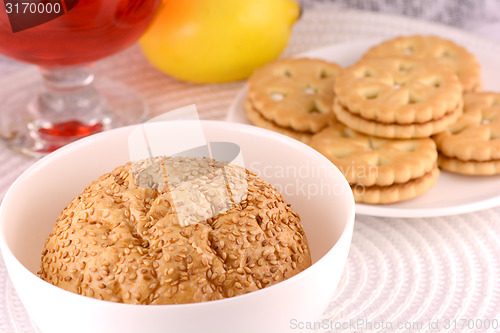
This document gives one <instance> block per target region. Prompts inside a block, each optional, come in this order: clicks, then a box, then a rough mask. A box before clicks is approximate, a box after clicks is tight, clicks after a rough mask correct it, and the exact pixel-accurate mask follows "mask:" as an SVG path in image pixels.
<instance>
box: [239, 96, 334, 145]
mask: <svg viewBox="0 0 500 333" xmlns="http://www.w3.org/2000/svg"><path fill="white" fill-rule="evenodd" d="M244 106H245V112H246V115H247V118H248V119H249V120H250V121H251V122H252V124H254V125H255V126H258V127H261V128H265V129H267V130H270V131H274V132H277V133H280V134H283V135H286V136H289V137H291V138H293V139H295V140H298V141H301V142H303V143H305V144H308V142H309V140H311V136H312V135H313V134H312V133H310V132H299V131H295V130H293V129H291V128H286V127H282V126H279V125H276V124H275V123H273V122H272V121H269V120H267V119H265V118H264V117H262V115H261V114H260V113H259V112H258V111H257V110H255V108H254V107H253V105H252V104H251V103H250V101H249V100H246V101H245V103H244ZM331 117H332V118H334V117H335V116H334V115H333V113H332V114H331Z"/></svg>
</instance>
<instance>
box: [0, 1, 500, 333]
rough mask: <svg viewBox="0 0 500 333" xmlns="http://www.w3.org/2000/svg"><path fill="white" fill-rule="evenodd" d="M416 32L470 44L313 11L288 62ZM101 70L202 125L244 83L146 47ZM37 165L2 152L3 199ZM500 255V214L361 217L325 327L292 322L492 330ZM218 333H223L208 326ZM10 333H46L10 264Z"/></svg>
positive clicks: (414, 25) (6, 290)
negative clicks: (195, 115)
mask: <svg viewBox="0 0 500 333" xmlns="http://www.w3.org/2000/svg"><path fill="white" fill-rule="evenodd" d="M409 33H435V34H440V35H443V36H447V37H449V38H464V36H463V32H462V31H459V30H454V29H452V28H449V27H445V26H440V25H433V24H428V23H425V22H421V21H417V20H413V19H408V18H403V17H395V16H388V15H380V14H372V13H366V12H357V11H342V12H340V11H337V10H331V9H327V8H321V9H307V10H306V11H305V13H304V15H303V16H302V18H301V20H300V22H298V23H297V24H296V26H295V27H294V32H293V36H292V38H291V41H290V44H289V47H288V48H287V50H286V51H285V53H284V55H291V54H295V53H299V52H303V51H306V50H310V49H313V48H316V47H321V46H325V45H328V44H333V43H339V42H344V41H351V40H356V39H366V38H374V37H390V36H394V35H396V34H409ZM467 38H470V39H473V40H471V42H472V43H476V44H475V45H478V46H479V47H482V48H489V47H494V48H496V47H498V46H497V45H494V44H492V43H491V42H490V41H488V40H483V39H481V38H479V37H477V38H475V37H472V36H470V37H467ZM13 66H14V67H13ZM12 68H15V69H16V70H15V71H14V70H13V69H12ZM6 71H8V72H9V75H8V77H6V76H4V77H3V79H2V80H0V86H1V84H3V82H8V81H5V80H10V82H11V83H12V82H13V81H15V80H23V79H26V78H29V76H30V75H33V73H36V72H35V71H34V69H33V68H30V67H26V66H19V65H18V64H11V63H8V62H7V63H6V62H2V63H1V64H0V73H4V74H5V73H6ZM97 72H98V74H99V75H106V76H108V77H111V78H113V79H117V80H120V81H122V82H125V83H126V84H128V85H130V86H131V87H132V88H134V89H136V90H137V91H139V92H140V93H141V94H142V95H143V96H144V97H145V98H146V99H147V101H148V103H149V105H150V108H151V114H152V115H155V114H160V113H163V112H166V111H169V110H172V109H175V108H177V107H180V106H184V105H188V104H193V103H195V104H196V105H197V107H198V110H199V112H200V115H201V117H202V118H204V119H224V118H225V116H226V112H227V109H228V107H229V105H230V104H231V102H232V100H233V99H234V97H235V96H236V94H237V93H238V91H239V90H240V89H241V88H242V87H243V85H244V82H236V83H227V84H217V85H196V84H190V83H184V82H180V81H177V80H175V79H172V78H169V77H167V76H165V75H163V74H161V73H160V72H158V71H157V70H156V69H154V68H153V67H152V66H151V65H150V64H149V63H148V62H147V61H146V60H145V58H144V56H143V54H142V53H141V50H140V49H139V47H137V46H135V47H132V48H131V49H129V50H127V51H125V52H123V53H121V54H118V55H116V56H113V57H112V58H109V59H107V60H105V61H102V62H101V63H100V64H98V66H97ZM13 78H14V79H15V80H13ZM499 89H500V87H499ZM32 163H33V160H32V159H29V158H26V157H22V156H19V155H17V154H16V153H13V152H11V151H9V150H7V149H6V148H4V147H0V200H1V198H3V196H4V195H5V192H6V191H7V188H8V187H9V186H10V184H12V182H13V181H14V180H15V178H16V177H17V176H19V175H20V174H21V173H22V171H24V170H25V169H26V168H27V167H28V166H29V165H31V164H32ZM499 254H500V209H499V208H494V209H489V210H486V211H481V212H476V213H469V214H463V215H459V216H450V217H436V218H426V219H390V218H380V217H367V216H359V217H357V218H356V224H355V230H354V235H353V242H352V247H351V251H350V254H349V258H348V262H347V266H346V268H345V272H344V275H343V277H342V279H341V281H340V284H339V286H338V289H337V292H336V295H335V296H334V297H333V298H332V301H331V303H330V305H329V307H328V309H327V310H326V312H325V314H324V316H323V317H322V318H320V319H318V321H317V322H311V323H301V322H296V321H293V319H292V320H291V321H290V323H287V324H288V325H290V327H291V328H294V329H296V331H297V332H354V331H356V332H364V331H366V332H368V331H384V332H385V331H391V332H392V331H394V332H420V331H429V332H441V331H447V330H450V331H451V330H452V329H454V330H455V331H467V330H469V331H484V327H485V326H486V325H490V326H491V325H492V324H493V325H494V323H495V320H496V321H497V322H496V323H497V324H499V323H498V321H500V315H499V309H500V259H499ZM211 331H214V332H215V331H216V328H213V329H212V330H211V328H207V332H211ZM0 332H1V333H18V332H23V333H31V332H37V330H36V329H35V328H34V325H33V324H32V323H31V321H30V319H29V317H28V315H27V314H26V312H25V311H24V308H23V307H22V304H21V303H20V301H19V299H18V298H17V295H16V293H15V291H14V290H13V288H12V285H11V282H10V280H9V278H8V276H7V272H6V270H5V267H4V264H3V261H1V259H0ZM44 333H50V332H44Z"/></svg>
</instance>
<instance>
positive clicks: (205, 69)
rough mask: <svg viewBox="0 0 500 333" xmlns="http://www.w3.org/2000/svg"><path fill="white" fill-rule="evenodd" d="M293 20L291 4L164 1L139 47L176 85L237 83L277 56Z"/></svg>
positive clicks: (284, 0) (286, 0)
mask: <svg viewBox="0 0 500 333" xmlns="http://www.w3.org/2000/svg"><path fill="white" fill-rule="evenodd" d="M299 16H300V6H299V4H298V3H297V2H295V1H293V0H164V1H163V5H162V7H161V8H160V10H159V12H158V13H157V16H156V18H155V20H154V21H153V22H152V24H151V26H150V27H149V29H148V30H147V31H146V33H145V34H144V35H143V36H142V38H141V40H140V45H141V47H142V49H143V51H144V53H145V54H146V57H147V58H148V59H149V60H150V61H151V62H152V63H153V65H155V66H156V67H157V68H158V69H160V70H161V71H163V72H165V73H167V74H169V75H171V76H174V77H176V78H178V79H181V80H185V81H190V82H197V83H217V82H228V81H235V80H241V79H245V78H247V77H248V76H249V75H250V74H251V73H252V72H253V71H254V70H255V69H256V68H258V67H261V66H262V65H264V64H266V63H267V62H269V61H271V60H274V59H276V58H277V57H278V56H279V55H280V54H281V52H283V49H284V48H285V47H286V45H287V43H288V40H289V37H290V33H291V27H292V25H293V24H294V22H295V21H296V20H297V19H298V17H299Z"/></svg>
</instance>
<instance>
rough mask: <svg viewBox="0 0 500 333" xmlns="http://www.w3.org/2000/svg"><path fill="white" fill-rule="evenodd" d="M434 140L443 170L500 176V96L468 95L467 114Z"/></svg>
mask: <svg viewBox="0 0 500 333" xmlns="http://www.w3.org/2000/svg"><path fill="white" fill-rule="evenodd" d="M433 139H434V140H435V142H436V145H437V148H438V151H439V153H440V158H439V166H440V167H441V168H443V169H445V170H448V171H452V172H458V173H464V174H478V175H489V174H498V173H500V93H496V92H476V93H466V94H464V108H463V114H462V115H461V116H460V118H459V119H458V120H457V121H456V122H455V123H454V124H452V125H450V126H449V127H448V128H447V129H446V130H445V131H443V132H441V133H438V134H436V135H434V136H433Z"/></svg>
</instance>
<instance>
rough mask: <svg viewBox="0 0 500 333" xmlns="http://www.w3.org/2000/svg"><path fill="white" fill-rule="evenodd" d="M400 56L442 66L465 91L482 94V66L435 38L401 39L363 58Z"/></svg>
mask: <svg viewBox="0 0 500 333" xmlns="http://www.w3.org/2000/svg"><path fill="white" fill-rule="evenodd" d="M399 55H404V56H412V57H415V58H419V59H428V60H432V61H433V62H436V63H437V64H440V65H444V66H446V67H448V68H450V69H451V70H452V71H453V72H454V73H456V74H457V76H458V78H459V80H460V83H461V84H462V86H463V89H464V91H480V90H481V85H482V84H481V66H480V65H479V62H478V61H477V59H476V57H475V56H474V55H473V54H471V53H470V52H469V51H467V49H465V48H464V47H462V46H460V45H457V44H456V43H454V42H452V41H451V40H447V39H444V38H441V37H438V36H423V35H412V36H400V37H397V38H394V39H391V40H387V41H384V42H382V43H380V44H378V45H375V46H374V47H372V48H371V49H370V50H368V51H367V52H366V53H365V55H364V56H363V58H372V57H387V56H399Z"/></svg>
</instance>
